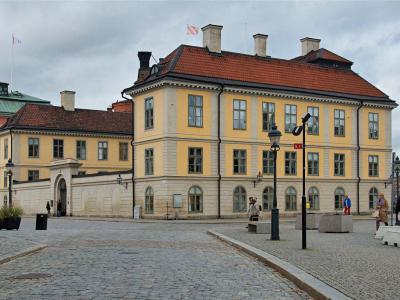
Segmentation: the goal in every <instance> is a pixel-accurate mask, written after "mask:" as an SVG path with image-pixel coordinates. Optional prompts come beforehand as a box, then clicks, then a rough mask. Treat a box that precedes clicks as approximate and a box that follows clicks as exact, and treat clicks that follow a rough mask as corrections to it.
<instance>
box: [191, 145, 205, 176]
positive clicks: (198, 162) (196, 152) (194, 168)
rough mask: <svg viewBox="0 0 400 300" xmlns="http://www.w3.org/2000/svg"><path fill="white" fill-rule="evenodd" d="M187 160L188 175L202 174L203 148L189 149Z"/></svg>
mask: <svg viewBox="0 0 400 300" xmlns="http://www.w3.org/2000/svg"><path fill="white" fill-rule="evenodd" d="M188 160H189V161H188V167H189V170H188V172H189V173H202V172H203V148H189V153H188Z"/></svg>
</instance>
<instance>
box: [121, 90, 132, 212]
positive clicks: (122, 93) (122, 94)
mask: <svg viewBox="0 0 400 300" xmlns="http://www.w3.org/2000/svg"><path fill="white" fill-rule="evenodd" d="M124 92H125V90H123V91H122V92H121V97H122V98H124V99H125V100H128V101H131V103H132V137H131V146H132V178H131V180H132V218H133V217H134V210H135V160H134V159H135V146H134V141H135V102H134V101H133V99H132V98H131V99H129V98H127V97H125V96H124Z"/></svg>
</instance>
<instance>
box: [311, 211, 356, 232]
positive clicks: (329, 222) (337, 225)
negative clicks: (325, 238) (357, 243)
mask: <svg viewBox="0 0 400 300" xmlns="http://www.w3.org/2000/svg"><path fill="white" fill-rule="evenodd" d="M318 231H319V232H330V233H349V232H353V217H352V216H351V215H339V214H324V215H322V216H321V218H320V220H319V228H318Z"/></svg>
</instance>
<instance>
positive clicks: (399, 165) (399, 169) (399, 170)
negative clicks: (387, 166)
mask: <svg viewBox="0 0 400 300" xmlns="http://www.w3.org/2000/svg"><path fill="white" fill-rule="evenodd" d="M394 165H395V169H394V172H395V173H396V225H400V220H399V208H400V204H399V175H400V159H399V157H398V156H397V157H396V160H395V162H394ZM392 211H393V208H392Z"/></svg>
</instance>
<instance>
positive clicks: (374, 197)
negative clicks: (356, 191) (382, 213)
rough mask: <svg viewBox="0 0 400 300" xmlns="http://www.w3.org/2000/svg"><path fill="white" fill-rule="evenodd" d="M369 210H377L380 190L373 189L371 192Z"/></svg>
mask: <svg viewBox="0 0 400 300" xmlns="http://www.w3.org/2000/svg"><path fill="white" fill-rule="evenodd" d="M368 196H369V197H368V199H369V209H374V208H375V203H376V201H377V200H378V189H377V188H375V187H373V188H371V189H370V190H369V195H368Z"/></svg>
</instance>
